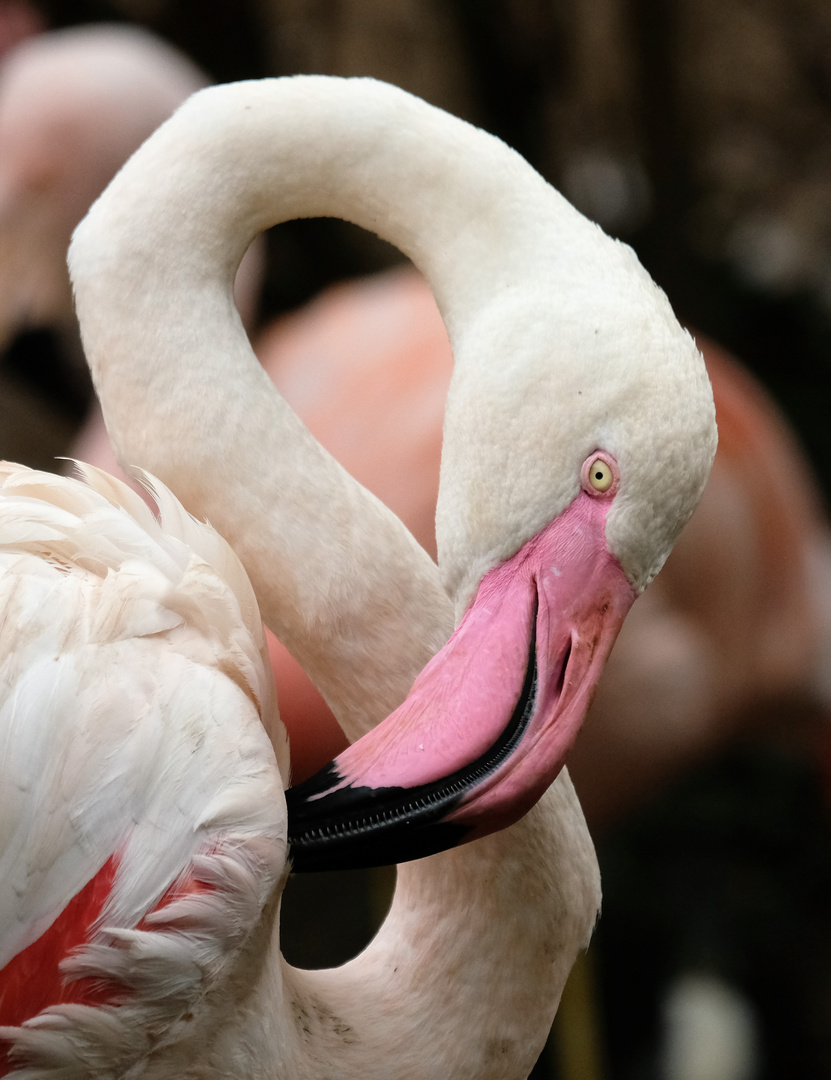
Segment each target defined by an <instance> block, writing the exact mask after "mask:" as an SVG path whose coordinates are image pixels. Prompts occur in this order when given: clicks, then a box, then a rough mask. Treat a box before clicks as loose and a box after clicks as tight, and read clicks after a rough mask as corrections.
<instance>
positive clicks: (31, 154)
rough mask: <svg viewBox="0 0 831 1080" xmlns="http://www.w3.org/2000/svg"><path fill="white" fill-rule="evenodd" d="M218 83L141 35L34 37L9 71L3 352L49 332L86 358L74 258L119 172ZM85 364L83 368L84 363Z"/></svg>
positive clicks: (0, 146)
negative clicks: (70, 260)
mask: <svg viewBox="0 0 831 1080" xmlns="http://www.w3.org/2000/svg"><path fill="white" fill-rule="evenodd" d="M208 82H209V79H208V77H207V75H206V74H205V73H204V72H203V71H201V70H200V69H199V68H198V67H197V66H196V64H194V63H193V62H192V61H191V60H190V59H189V58H188V57H187V56H185V55H184V54H183V53H182V52H180V51H179V50H178V49H175V48H174V47H173V46H171V45H168V44H167V43H166V42H164V41H162V40H161V39H160V38H158V37H157V36H156V35H154V34H152V33H150V32H149V31H147V30H143V29H141V28H140V27H137V26H128V25H123V24H122V25H116V24H112V25H111V24H107V23H100V24H93V25H89V26H77V27H72V28H69V29H64V30H53V31H48V32H45V33H41V34H35V35H33V36H32V37H29V38H28V39H27V40H25V41H22V42H21V43H20V44H18V45H17V46H16V47H15V48H13V49H10V50H9V52H8V53H7V54H6V55H5V56H4V57H3V59H2V64H0V286H1V287H0V344H2V345H7V344H8V342H9V340H10V339H11V338H12V337H13V336H14V335H15V334H16V333H18V332H20V331H21V330H25V329H29V328H42V327H49V328H51V329H55V330H56V331H58V333H59V334H60V335H61V339H62V341H63V343H64V344H65V346H66V349H65V351H66V353H67V355H68V356H69V358H70V359H72V358H74V357H76V356H77V357H79V359H80V349H79V347H78V345H77V343H76V338H77V324H76V322H75V317H74V311H73V306H72V294H71V289H70V284H69V275H68V274H67V269H66V249H67V247H68V245H69V239H70V237H71V235H72V230H73V229H74V228H75V226H76V225H77V224H78V222H79V221H80V220H81V218H82V217H83V216H84V214H85V213H86V211H87V210H88V209H89V207H90V204H91V203H92V202H93V201H94V200H95V199H96V198H97V197H98V196H99V195H100V194H101V192H102V191H103V190H104V188H105V187H106V185H107V184H108V183H109V181H110V180H111V179H112V177H113V176H114V175H115V173H116V172H117V170H118V169H119V168H120V167H121V165H122V164H123V163H124V162H125V161H126V159H127V158H128V157H129V155H130V154H131V153H132V152H133V151H134V150H136V149H137V148H138V147H139V146H140V145H141V143H142V142H143V141H144V140H145V139H146V138H147V136H148V135H150V133H151V132H152V131H153V130H154V129H155V128H157V127H158V126H159V124H160V123H161V122H162V121H163V120H165V119H167V117H168V116H170V114H171V113H172V112H173V110H174V109H175V108H176V107H177V106H178V105H180V104H181V103H182V102H183V101H184V100H185V98H187V97H189V96H190V95H191V94H192V93H194V91H196V90H199V89H200V88H202V87H203V86H207V85H208ZM260 264H261V253H259V252H257V251H255V252H252V254H251V256H249V258H248V259H246V260H244V262H243V265H242V271H241V276H240V280H239V282H238V287H237V293H236V296H237V302H238V305H239V307H240V310H241V312H242V315H243V318H244V319H245V320H246V322H247V323H249V324H250V323H251V322H253V317H254V308H255V303H256V293H257V289H258V285H259V277H260ZM81 362H82V361H81Z"/></svg>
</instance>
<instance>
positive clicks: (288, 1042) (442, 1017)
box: [206, 772, 600, 1080]
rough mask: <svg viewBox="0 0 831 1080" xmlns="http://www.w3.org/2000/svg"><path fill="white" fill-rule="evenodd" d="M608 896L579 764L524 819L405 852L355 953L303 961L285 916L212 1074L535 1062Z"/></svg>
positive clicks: (513, 1072)
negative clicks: (340, 962) (309, 963)
mask: <svg viewBox="0 0 831 1080" xmlns="http://www.w3.org/2000/svg"><path fill="white" fill-rule="evenodd" d="M599 900H600V888H599V880H598V874H597V862H596V860H595V858H594V849H593V847H592V844H591V840H590V839H589V837H588V833H587V831H586V828H585V823H584V820H583V816H582V813H581V811H580V807H579V804H578V802H577V798H576V796H575V794H574V789H573V788H572V786H571V782H570V780H569V779H568V776H567V774H566V773H565V772H564V773H563V774H562V775H561V776H560V778H559V779H558V780H557V781H556V783H555V784H554V785H552V787H551V788H550V789H549V791H548V792H547V793H546V795H545V796H544V797H543V799H541V800H540V802H539V803H538V804H537V805H536V806H535V807H534V808H533V809H532V810H531V811H530V813H529V814H528V815H527V816H526V817H525V818H524V819H523V820H522V821H520V822H518V823H517V824H516V825H514V826H512V827H511V828H510V829H506V830H505V831H504V832H502V833H498V834H496V835H493V836H489V837H487V838H485V839H483V840H477V841H476V842H474V843H472V844H467V845H465V846H464V847H462V848H458V849H456V850H454V851H451V852H446V853H444V854H443V855H437V856H433V857H432V858H430V859H425V860H422V861H421V862H417V863H411V864H407V865H404V866H400V867H399V868H398V881H397V885H396V890H395V898H394V901H393V905H392V908H391V910H390V913H389V915H388V917H387V919H386V921H385V923H384V925H383V926H382V927H381V930H380V931H379V933H378V935H377V936H376V938H375V939H374V940H373V941H372V942H371V943H370V945H369V946H368V947H367V948H366V950H365V951H364V952H363V953H362V954H361V955H360V956H358V957H356V958H355V959H354V960H352V961H350V962H349V963H348V964H345V965H344V966H343V967H341V968H335V969H330V970H325V971H299V970H297V969H294V968H291V967H289V966H288V965H287V964H286V963H285V962H284V961H283V960H282V958H281V957H280V954H279V946H278V942H277V933H276V932H275V933H274V936H273V941H272V946H271V950H270V953H269V955H268V958H267V960H266V962H265V964H264V965H263V969H262V971H261V973H260V978H259V981H258V982H257V985H256V986H255V987H254V989H253V991H252V992H251V994H250V996H248V997H246V999H245V1000H244V1002H243V1004H242V1005H241V1006H238V1007H237V1011H236V1012H233V1011H228V1012H227V1013H225V1014H223V1016H222V1018H221V1022H220V1024H218V1025H217V1032H216V1042H215V1044H214V1045H213V1046H211V1048H210V1054H209V1059H210V1061H211V1062H212V1067H213V1068H214V1070H215V1072H213V1073H210V1074H206V1075H210V1076H214V1075H215V1076H217V1077H220V1076H222V1077H231V1078H237V1077H238V1078H240V1080H242V1078H243V1077H246V1078H247V1077H255V1078H257V1080H274V1078H276V1077H282V1076H291V1077H292V1078H293V1080H319V1078H320V1077H322V1076H337V1077H339V1078H340V1080H387V1078H388V1077H389V1076H390V1075H391V1073H393V1074H394V1075H396V1076H402V1077H403V1076H406V1077H407V1080H435V1078H436V1077H451V1076H452V1077H453V1080H516V1078H517V1077H520V1076H527V1075H528V1074H529V1072H530V1071H531V1069H532V1067H533V1065H534V1062H535V1060H536V1059H537V1057H538V1056H539V1054H540V1052H541V1050H542V1047H543V1044H544V1042H545V1040H546V1038H547V1036H548V1032H549V1029H550V1027H551V1023H552V1021H553V1019H554V1014H555V1012H556V1010H557V1006H558V1003H559V1000H560V995H561V993H562V990H563V986H564V985H565V981H566V978H567V976H568V973H569V971H570V970H571V966H572V964H573V962H574V960H575V958H576V956H577V953H578V952H579V951H580V950H581V949H583V948H585V947H586V945H587V944H588V939H589V936H590V935H591V932H592V929H593V927H594V921H595V917H596V912H597V910H598V906H599Z"/></svg>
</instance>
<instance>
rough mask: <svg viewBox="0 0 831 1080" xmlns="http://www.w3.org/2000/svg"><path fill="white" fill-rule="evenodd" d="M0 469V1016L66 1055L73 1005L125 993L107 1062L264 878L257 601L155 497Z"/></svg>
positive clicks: (237, 572) (178, 989) (274, 816)
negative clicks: (34, 1025)
mask: <svg viewBox="0 0 831 1080" xmlns="http://www.w3.org/2000/svg"><path fill="white" fill-rule="evenodd" d="M0 476H1V477H2V488H0V536H2V541H0V542H1V543H2V549H1V551H0V565H2V570H1V571H0V589H2V594H3V595H2V601H0V603H2V609H3V611H4V613H5V619H4V622H3V628H2V631H0V633H2V634H3V635H4V640H2V642H0V647H1V648H2V655H3V657H4V664H3V668H4V678H3V700H2V705H0V717H1V718H2V728H3V732H4V740H5V745H6V747H7V752H6V753H5V754H4V756H3V764H2V770H3V781H2V784H0V790H1V791H2V792H3V796H2V802H3V806H2V809H3V815H2V816H3V820H4V822H6V823H7V830H10V831H9V832H7V835H6V836H5V842H4V846H3V849H2V854H0V870H1V871H2V874H0V877H2V886H0V927H2V929H0V941H2V954H0V967H1V968H2V971H1V972H0V1017H1V1018H2V1022H3V1024H4V1025H7V1026H6V1027H5V1029H4V1033H5V1034H7V1035H8V1032H9V1025H11V1026H15V1025H19V1024H20V1023H21V1022H23V1021H25V1020H30V1019H32V1018H33V1017H34V1016H35V1015H38V1014H43V1011H44V1010H45V1009H47V1007H48V1008H49V1012H48V1013H47V1015H48V1016H50V1017H51V1018H52V1020H51V1024H52V1027H53V1035H52V1040H53V1041H54V1042H57V1043H64V1044H74V1043H77V1044H78V1045H79V1047H81V1051H82V1047H83V1045H84V1043H85V1041H86V1040H87V1039H88V1038H89V1032H88V1031H87V1032H85V1031H84V1029H85V1024H84V1015H83V1013H79V1012H78V1011H77V1007H78V1006H96V1007H97V1013H96V1014H97V1015H99V1016H100V1015H101V1013H100V1009H101V1007H103V1006H105V1005H112V1004H113V1003H115V1002H117V1001H118V1002H120V1001H121V999H122V997H123V994H124V992H125V990H126V991H129V997H130V1003H129V1004H128V1005H124V1006H122V1007H121V1008H120V1009H118V1010H116V1012H115V1013H111V1012H108V1015H109V1016H110V1027H111V1030H110V1031H109V1033H108V1035H107V1041H108V1042H109V1043H110V1044H111V1046H112V1049H113V1051H114V1053H115V1054H116V1058H117V1059H118V1060H126V1059H127V1058H129V1057H131V1056H135V1054H136V1052H137V1046H136V1041H135V1040H136V1037H138V1038H139V1039H145V1038H146V1029H147V1025H148V1023H149V1022H150V1017H151V1016H156V1017H163V1016H165V1015H167V1016H168V1017H174V1016H177V1015H179V1014H180V1013H181V1011H182V1009H183V1006H186V1004H187V1002H188V1001H194V1000H195V999H196V998H197V997H199V996H200V995H201V994H203V993H204V991H205V988H206V986H207V985H209V984H210V981H211V979H212V978H214V977H215V971H214V969H216V971H218V970H219V968H221V966H222V963H223V962H225V963H227V962H228V961H229V958H231V957H233V955H234V952H235V948H236V947H238V945H239V942H240V941H242V940H244V938H245V936H246V934H247V932H248V931H250V927H251V922H252V921H256V919H257V918H258V917H259V914H260V908H261V907H262V905H263V904H264V903H265V900H266V898H267V897H268V895H269V892H270V891H271V889H272V888H273V886H274V884H275V883H276V881H277V880H279V877H280V874H281V873H282V869H283V863H284V860H285V802H284V800H283V798H282V789H283V784H282V781H281V778H280V773H279V770H278V767H277V762H276V760H275V757H274V751H273V749H272V746H271V744H270V742H269V740H268V738H267V737H266V734H265V728H266V726H268V727H269V728H270V729H271V730H272V732H273V733H275V723H276V714H275V706H274V696H273V687H272V683H271V673H270V670H269V669H268V665H267V663H266V662H265V659H264V656H265V646H264V640H263V636H262V629H261V624H260V622H259V618H258V610H257V605H256V601H255V600H254V597H253V594H252V592H251V589H250V586H249V585H248V582H247V579H246V577H245V574H244V572H243V571H242V568H241V567H240V566H239V564H238V563H237V561H236V559H235V557H234V555H233V553H232V552H231V551H230V549H229V548H228V546H227V545H226V544H225V543H224V541H222V540H221V539H220V537H219V536H218V535H217V534H216V533H214V532H213V531H212V530H210V529H209V528H208V527H207V526H204V525H199V524H198V523H197V522H195V521H194V520H193V519H191V518H190V517H189V516H188V515H187V514H186V513H185V512H184V510H182V508H181V507H180V506H179V505H178V504H177V503H176V501H175V500H174V499H173V498H172V497H171V496H170V495H169V494H167V493H166V492H164V491H163V490H162V489H161V488H158V489H157V490H158V493H159V499H160V502H161V505H162V506H163V511H162V519H163V527H160V525H159V524H158V523H157V522H156V520H155V518H154V517H153V515H152V514H151V512H150V511H149V509H148V508H147V507H146V506H145V504H144V502H143V501H142V500H141V499H140V498H139V497H138V496H137V495H136V494H135V493H134V492H133V491H131V490H130V489H129V488H127V487H126V486H124V485H122V484H120V483H119V482H118V481H115V480H113V479H111V478H109V477H106V476H105V475H104V474H100V473H96V472H94V471H93V470H91V469H86V470H85V478H86V481H87V483H86V484H83V483H81V482H80V481H77V480H73V479H69V478H58V477H54V476H51V475H49V474H42V473H36V472H32V471H30V470H27V469H24V468H23V467H20V466H3V467H2V470H0ZM197 551H199V552H200V554H197ZM102 673H103V677H102ZM283 764H284V766H285V765H286V762H285V760H284V762H283ZM102 924H104V925H106V927H107V931H106V933H104V934H100V933H99V934H97V935H94V936H93V934H92V933H91V931H92V928H94V927H97V926H100V925H102ZM137 935H138V936H137ZM223 939H224V940H223ZM135 950H138V953H140V954H141V957H139V956H138V954H137V953H136V951H135ZM142 968H143V969H144V970H145V971H149V970H152V971H153V976H152V978H151V979H149V980H148V976H146V975H145V976H142ZM67 977H68V978H69V980H70V981H68V982H66V981H65V980H66V979H67ZM143 979H144V980H145V981H146V982H147V983H148V985H146V986H144V987H143V986H142V981H143ZM151 988H152V989H151ZM165 988H166V989H165ZM160 995H161V996H160ZM165 998H166V1000H165ZM70 1016H71V1017H72V1018H73V1024H77V1031H76V1033H75V1035H73V1036H68V1035H62V1034H61V1032H60V1028H61V1017H63V1018H66V1017H70ZM46 1023H47V1026H48V1025H49V1021H47V1022H46ZM131 1029H132V1031H131ZM142 1029H144V1031H145V1034H143V1035H140V1034H138V1033H139V1032H140V1031H141V1030H142ZM25 1032H26V1029H25V1028H24V1029H19V1028H18V1030H17V1031H16V1032H15V1046H16V1047H17V1051H14V1052H12V1054H11V1062H12V1063H14V1061H15V1055H16V1053H17V1052H19V1051H20V1049H21V1047H25V1046H26V1043H27V1039H26V1033H25ZM122 1054H123V1055H124V1057H123V1058H120V1057H118V1055H122ZM32 1060H33V1061H34V1062H37V1060H38V1056H37V1054H34V1055H33V1058H32ZM40 1067H41V1068H46V1067H47V1065H46V1062H45V1060H44V1061H42V1062H41V1065H40ZM125 1067H126V1066H125Z"/></svg>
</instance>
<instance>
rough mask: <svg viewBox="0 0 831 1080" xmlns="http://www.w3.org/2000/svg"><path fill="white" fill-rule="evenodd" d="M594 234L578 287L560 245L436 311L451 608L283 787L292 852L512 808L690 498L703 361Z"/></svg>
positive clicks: (531, 797)
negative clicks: (334, 746) (430, 639)
mask: <svg viewBox="0 0 831 1080" xmlns="http://www.w3.org/2000/svg"><path fill="white" fill-rule="evenodd" d="M597 237H598V239H599V242H600V244H601V251H600V254H601V255H602V258H600V257H598V271H597V274H596V275H591V274H590V275H589V278H590V279H591V280H590V282H589V284H590V288H587V276H586V274H581V275H577V276H576V277H574V278H570V277H569V275H568V273H567V272H565V271H564V270H563V269H562V268H561V267H562V260H559V261H558V262H557V263H556V265H555V266H554V267H553V268H552V267H551V266H550V265H547V266H544V267H541V268H538V269H539V272H538V273H533V272H532V274H531V278H532V279H533V281H534V284H533V285H532V286H529V287H526V288H524V289H522V290H520V289H511V288H506V289H503V290H502V291H501V293H500V294H499V295H494V296H491V298H490V301H489V302H488V303H485V304H483V305H481V307H480V308H479V310H478V312H477V313H475V314H474V316H473V317H472V318H468V319H466V320H464V329H463V330H462V331H459V332H456V333H454V325H453V323H452V322H451V321H449V320H448V325H449V329H450V332H451V338H452V339H453V343H454V352H455V356H456V371H455V373H454V381H453V385H452V386H451V391H450V395H449V399H448V406H447V420H446V427H445V444H444V450H443V459H442V482H441V490H440V495H439V506H438V511H437V535H438V544H439V565H440V569H441V571H442V577H443V582H444V585H445V587H446V589H447V590H448V592H449V593H450V595H451V596H452V597H453V598H454V600H455V603H456V608H457V618H458V621H457V627H456V630H455V632H454V634H453V635H452V637H451V638H450V640H449V641H448V643H447V644H446V646H445V647H444V648H443V649H442V650H441V651H440V652H439V653H438V654H436V656H435V657H434V658H433V660H432V661H431V662H430V663H429V664H428V665H427V667H426V668H425V669H424V670H423V671H422V673H421V674H420V675H419V676H418V678H417V679H416V681H415V683H414V685H413V687H412V690H411V692H410V694H409V695H408V697H407V698H406V700H405V701H404V703H403V704H402V705H401V706H400V707H399V709H397V710H396V711H395V712H394V713H393V714H392V715H391V716H390V717H388V718H387V720H385V721H384V722H382V723H381V724H380V725H379V726H378V727H377V728H375V729H374V730H372V731H371V732H369V734H367V735H366V736H364V737H363V738H362V739H360V740H359V741H358V742H356V743H355V744H354V745H352V746H351V747H349V748H348V749H347V750H345V751H344V752H343V753H342V754H341V755H339V757H337V758H336V759H335V760H334V761H333V762H331V763H330V764H329V765H328V766H326V767H325V768H324V769H323V770H321V771H320V772H319V773H317V774H316V775H315V776H313V777H311V778H309V779H308V780H307V781H305V782H303V783H301V784H298V785H297V786H296V787H293V788H291V789H290V790H289V792H288V803H289V839H290V844H291V850H292V858H293V865H294V868H295V869H296V870H316V869H333V868H338V867H346V866H356V865H364V866H369V865H378V864H382V863H391V862H400V861H405V860H407V859H412V858H419V857H422V856H425V855H430V854H433V853H435V852H437V851H439V850H442V849H444V848H447V847H450V846H453V845H456V844H458V843H461V842H465V841H468V840H472V839H476V838H477V837H481V836H484V835H486V834H487V833H490V832H493V831H495V830H497V829H500V828H504V827H505V826H507V825H510V824H511V823H513V822H514V821H516V820H517V819H518V818H519V817H521V816H522V815H523V814H524V813H525V812H527V810H528V809H529V808H530V807H531V806H532V805H533V803H534V802H535V801H536V800H537V799H538V798H539V797H540V795H541V794H542V793H543V792H544V791H545V789H546V787H547V786H548V785H549V784H550V783H551V782H552V781H553V780H554V779H555V777H556V776H557V774H558V772H559V771H560V769H561V768H562V765H563V762H564V759H565V757H566V754H567V752H568V750H569V748H570V747H571V745H572V743H573V741H574V738H575V737H576V735H577V732H578V731H579V728H580V725H581V723H582V721H583V718H584V716H585V714H586V711H587V709H588V707H589V704H590V702H591V698H592V695H593V691H594V688H595V686H596V684H597V680H598V678H599V676H600V673H601V671H602V668H603V664H604V662H605V659H606V657H607V656H608V654H609V651H610V650H611V647H612V645H613V643H614V640H615V638H616V636H617V633H618V630H619V628H620V626H621V624H622V622H623V619H624V617H625V615H626V613H627V611H628V610H629V608H630V607H631V605H632V603H633V601H634V600H635V598H636V596H637V595H638V594H639V593H640V592H641V591H642V590H643V589H644V588H645V587H646V585H647V584H648V583H649V582H650V581H651V580H652V578H653V577H654V576H655V574H657V572H658V570H659V569H660V567H661V565H662V564H663V562H664V560H665V559H666V557H667V555H668V554H669V552H670V550H671V548H672V545H673V543H674V540H675V538H676V537H677V535H678V533H679V532H680V530H681V528H682V527H683V525H684V524H685V522H686V521H687V519H688V518H689V516H690V514H691V513H692V511H693V509H694V507H695V505H696V503H697V501H698V498H699V497H700V494H701V492H702V490H703V488H704V484H705V482H706V479H707V476H708V474H709V469H710V466H711V464H712V459H713V455H714V453H715V444H716V428H715V415H714V408H713V401H712V392H711V389H710V386H709V382H708V380H707V376H706V372H705V369H704V365H703V361H702V359H701V357H700V355H699V353H698V351H697V349H696V347H695V344H694V342H693V341H692V339H691V338H690V337H689V335H688V334H687V333H686V332H685V331H683V330H682V329H681V327H680V326H679V325H678V324H677V322H676V321H675V318H674V316H673V315H672V312H671V310H670V308H669V304H668V303H667V301H666V298H665V297H664V296H663V294H662V293H661V292H660V291H659V290H658V289H657V288H656V287H655V285H654V284H653V283H652V281H651V280H650V279H649V277H648V275H646V273H645V272H644V271H643V270H642V268H641V267H640V265H639V264H638V262H637V260H636V259H635V257H634V255H633V254H632V252H631V251H630V250H629V249H628V248H625V247H623V246H622V245H619V244H615V243H614V242H612V241H609V240H608V238H606V237H603V236H602V234H600V232H599V230H598V231H597ZM584 250H585V245H584ZM592 254H593V250H592V248H591V245H589V253H588V257H589V262H591V256H592ZM532 271H533V268H532ZM552 279H553V280H552ZM526 280H527V278H526ZM552 297H554V298H555V299H554V300H553V301H552V299H551V298H552Z"/></svg>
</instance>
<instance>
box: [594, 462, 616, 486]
mask: <svg viewBox="0 0 831 1080" xmlns="http://www.w3.org/2000/svg"><path fill="white" fill-rule="evenodd" d="M588 481H589V483H590V484H591V486H592V487H593V488H594V490H595V491H600V492H604V491H608V490H609V488H610V487H611V486H612V483H613V481H614V475H613V473H612V470H611V469H610V468H609V466H608V464H607V463H606V462H605V461H604V460H603V458H595V459H594V461H593V462H592V463H591V465H590V466H589V471H588Z"/></svg>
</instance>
